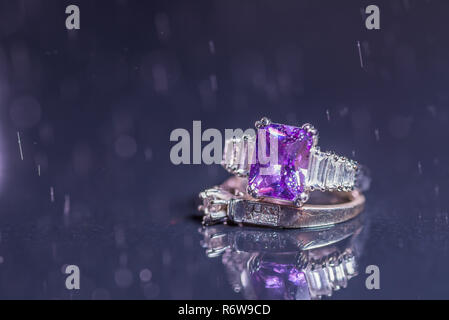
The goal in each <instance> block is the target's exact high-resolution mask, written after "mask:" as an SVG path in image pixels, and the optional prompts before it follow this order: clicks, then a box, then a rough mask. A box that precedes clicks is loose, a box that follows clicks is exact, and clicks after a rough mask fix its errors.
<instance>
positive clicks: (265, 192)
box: [248, 124, 313, 201]
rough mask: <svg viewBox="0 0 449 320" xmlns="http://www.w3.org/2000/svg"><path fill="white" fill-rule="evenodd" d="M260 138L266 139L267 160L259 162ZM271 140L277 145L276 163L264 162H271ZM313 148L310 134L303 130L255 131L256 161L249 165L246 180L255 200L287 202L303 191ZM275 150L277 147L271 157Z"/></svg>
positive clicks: (275, 126)
mask: <svg viewBox="0 0 449 320" xmlns="http://www.w3.org/2000/svg"><path fill="white" fill-rule="evenodd" d="M260 139H264V140H265V146H266V148H265V149H266V150H264V151H265V155H266V159H259V158H260V157H259V148H260V147H263V143H262V144H261V143H260V142H263V141H259V140H260ZM270 140H271V141H273V142H277V161H276V163H271V162H273V161H266V160H267V159H270V148H271V147H273V146H270ZM312 146H313V135H312V134H311V133H310V132H307V131H306V130H305V129H302V128H298V127H292V126H286V125H282V124H270V125H268V126H266V127H263V128H260V129H258V134H257V139H256V156H255V162H254V164H252V165H251V168H250V172H249V177H248V186H249V188H250V189H251V190H253V191H254V192H255V193H256V194H257V196H258V197H270V198H276V199H282V200H290V201H294V200H295V199H297V198H299V197H300V196H301V194H302V193H304V192H305V181H306V177H307V170H308V167H309V158H310V149H311V148H312ZM275 149H276V145H275V146H274V148H273V150H272V151H271V154H273V152H275V151H276V150H275ZM261 151H262V150H261ZM261 155H263V153H261ZM271 159H272V158H271ZM261 160H262V161H261Z"/></svg>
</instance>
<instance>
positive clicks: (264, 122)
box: [255, 117, 271, 129]
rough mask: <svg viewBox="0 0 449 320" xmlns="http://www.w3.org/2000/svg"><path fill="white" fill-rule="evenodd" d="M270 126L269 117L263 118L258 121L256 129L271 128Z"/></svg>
mask: <svg viewBox="0 0 449 320" xmlns="http://www.w3.org/2000/svg"><path fill="white" fill-rule="evenodd" d="M270 124H271V120H270V119H268V118H267V117H263V118H262V119H260V120H259V121H256V123H255V127H256V129H260V128H263V127H266V126H269V125H270Z"/></svg>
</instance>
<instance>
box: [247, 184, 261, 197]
mask: <svg viewBox="0 0 449 320" xmlns="http://www.w3.org/2000/svg"><path fill="white" fill-rule="evenodd" d="M246 192H247V193H248V194H249V195H250V196H251V197H253V198H257V197H258V194H257V191H256V190H255V189H254V188H253V187H251V186H250V185H248V186H247V187H246Z"/></svg>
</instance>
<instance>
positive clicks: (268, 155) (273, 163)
mask: <svg viewBox="0 0 449 320" xmlns="http://www.w3.org/2000/svg"><path fill="white" fill-rule="evenodd" d="M255 126H256V129H257V135H256V137H254V136H253V135H244V136H240V137H238V136H234V137H232V138H230V139H227V140H226V141H225V147H224V154H223V161H222V165H223V167H224V168H225V169H226V170H228V171H229V172H230V173H232V174H234V175H237V176H239V177H245V178H247V179H248V185H247V193H248V194H250V195H251V196H252V197H253V198H256V199H265V200H266V201H270V202H276V203H281V204H291V205H294V206H296V207H301V206H303V205H304V204H305V203H306V202H307V201H308V200H309V196H310V192H312V191H314V190H320V191H323V192H324V191H340V192H342V191H346V192H349V191H353V190H359V191H364V190H366V189H368V188H369V184H370V179H369V178H368V176H367V174H366V172H365V171H366V168H365V167H363V166H360V165H359V164H358V163H357V162H355V161H353V160H350V159H348V158H346V157H341V156H338V155H336V154H334V153H331V152H323V151H321V150H320V148H319V147H318V146H317V144H318V131H317V130H316V129H315V128H314V127H313V126H312V125H311V124H304V125H303V126H301V127H294V126H289V125H284V124H277V123H272V122H271V121H270V120H269V119H267V118H262V119H261V120H260V121H257V122H256V124H255ZM327 209H328V208H323V210H327ZM337 210H338V209H337ZM337 220H338V219H337Z"/></svg>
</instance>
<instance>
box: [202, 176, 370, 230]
mask: <svg viewBox="0 0 449 320" xmlns="http://www.w3.org/2000/svg"><path fill="white" fill-rule="evenodd" d="M245 186H246V182H245V180H244V179H243V178H238V177H232V178H230V179H228V180H227V181H226V182H225V183H223V184H222V185H221V186H218V187H215V188H211V189H208V190H206V191H204V192H202V193H201V194H200V198H202V200H203V205H202V206H200V209H201V210H202V211H204V218H203V223H204V224H205V225H210V224H214V223H218V222H224V221H231V222H234V223H239V224H240V223H241V224H249V225H259V226H268V227H278V228H303V227H309V228H310V227H323V226H328V225H333V224H337V223H340V222H343V221H347V220H349V219H352V218H354V217H355V216H357V215H358V214H359V213H360V212H361V211H362V210H363V206H364V203H365V197H364V196H363V195H362V194H361V193H360V192H359V191H356V190H355V191H351V192H335V193H332V194H330V196H331V197H332V202H333V204H325V205H323V204H306V205H303V206H302V207H299V208H298V207H294V206H288V205H283V204H278V203H270V202H264V201H260V200H259V199H253V198H251V197H250V196H248V195H247V194H246V193H245V192H244V190H245ZM337 201H338V202H339V203H335V202H337ZM329 202H330V201H329V200H328V202H327V203H329ZM332 202H330V203H332Z"/></svg>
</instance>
